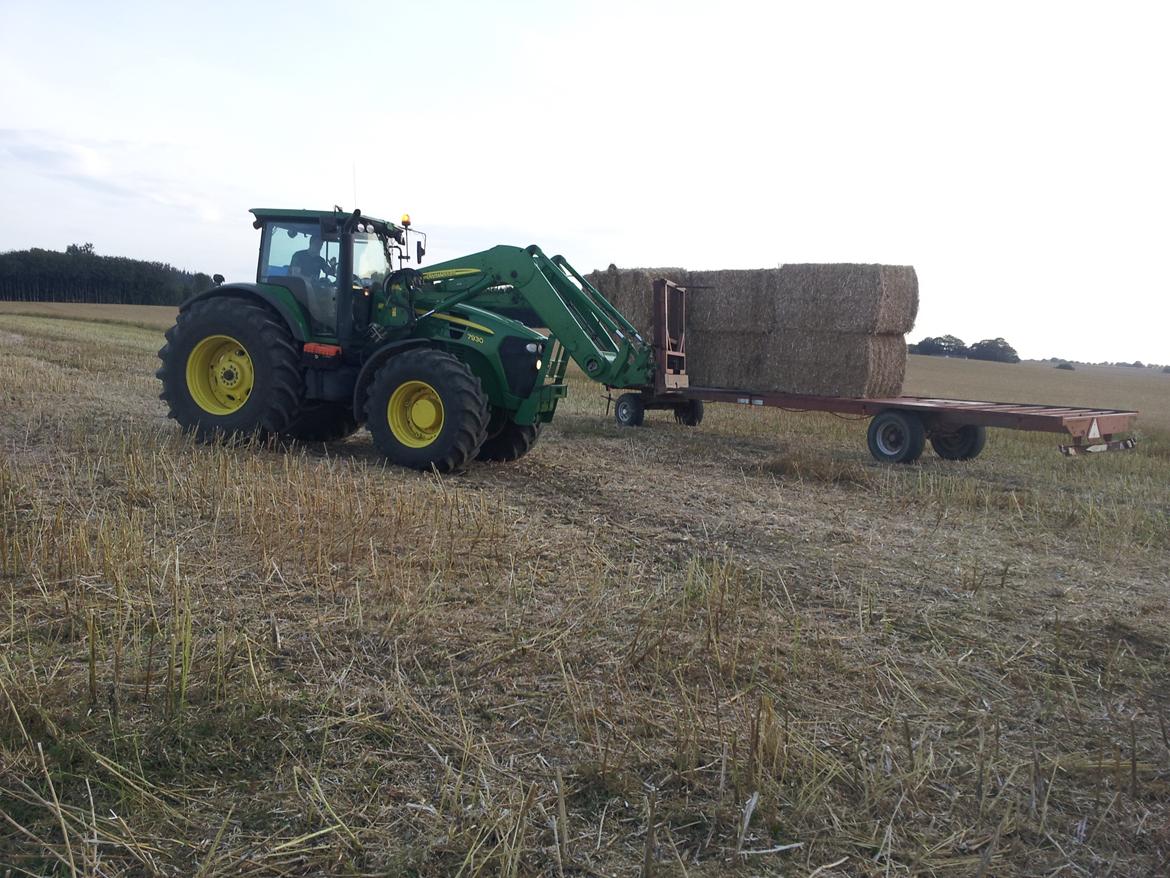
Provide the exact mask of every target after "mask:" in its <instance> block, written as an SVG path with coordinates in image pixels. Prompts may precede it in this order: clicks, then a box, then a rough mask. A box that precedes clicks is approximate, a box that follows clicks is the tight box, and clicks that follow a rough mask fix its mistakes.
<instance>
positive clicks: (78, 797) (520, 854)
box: [0, 316, 1170, 878]
mask: <svg viewBox="0 0 1170 878" xmlns="http://www.w3.org/2000/svg"><path fill="white" fill-rule="evenodd" d="M0 347H2V348H3V352H4V357H3V359H2V360H0V443H2V444H0V449H2V451H0V597H2V598H3V603H2V610H3V612H2V614H0V864H3V866H8V867H9V868H11V869H12V870H13V874H34V875H40V874H62V875H68V874H80V875H90V874H94V875H96V874H100V875H121V874H127V875H154V874H162V875H192V874H199V875H205V876H206V875H224V876H226V875H233V876H234V875H310V874H322V873H329V874H350V875H358V874H361V875H368V874H403V873H405V874H421V875H440V874H457V873H458V874H464V875H487V874H490V875H497V874H500V875H532V874H549V875H559V874H569V875H573V874H593V875H611V874H630V875H632V874H638V873H645V872H652V873H653V874H656V875H716V874H726V873H728V872H733V873H740V874H745V875H747V874H752V875H757V874H784V875H812V874H814V873H815V874H816V875H817V876H818V878H827V876H844V875H873V876H877V875H997V876H1012V875H1039V874H1067V875H1097V874H1100V875H1104V874H1113V875H1153V874H1162V873H1164V872H1165V869H1166V867H1167V855H1168V853H1170V822H1168V820H1170V807H1168V806H1167V802H1168V801H1170V739H1168V737H1167V726H1168V724H1170V706H1168V705H1167V700H1168V699H1170V683H1168V681H1170V656H1168V649H1170V637H1168V635H1167V630H1168V623H1170V611H1168V606H1167V581H1166V572H1165V571H1166V569H1167V566H1168V562H1170V539H1168V536H1167V531H1168V527H1167V525H1168V520H1167V516H1168V513H1170V453H1167V452H1168V450H1170V442H1168V441H1167V439H1166V438H1165V436H1164V434H1163V435H1159V434H1157V433H1155V434H1154V435H1152V436H1149V437H1146V438H1147V441H1146V442H1145V443H1144V446H1143V448H1144V449H1145V450H1142V451H1139V452H1135V453H1132V454H1129V455H1114V456H1105V457H1099V458H1092V459H1088V460H1066V459H1064V458H1061V457H1060V456H1059V455H1057V454H1056V453H1055V451H1054V450H1053V445H1054V443H1055V439H1054V437H1045V436H1030V435H1025V434H1012V433H997V434H995V435H994V436H993V440H992V442H991V443H989V447H988V451H987V452H986V454H985V456H984V457H983V458H981V459H980V460H978V461H975V462H973V463H972V464H970V465H956V464H951V463H947V462H942V461H938V460H935V459H929V460H927V459H924V460H923V462H922V463H921V464H919V465H916V466H913V467H909V468H902V469H891V468H882V467H878V466H876V465H873V464H871V463H870V462H869V459H868V456H867V454H866V453H865V451H864V447H863V436H864V424H862V423H856V422H851V421H843V420H840V419H835V418H831V417H827V416H812V415H805V416H796V415H787V414H784V413H780V412H761V411H753V410H749V409H744V408H738V407H719V406H711V407H709V408H708V416H707V420H706V421H705V422H704V424H703V426H702V428H701V429H699V430H688V429H686V428H682V427H678V426H676V425H675V424H674V423H673V421H672V420H671V419H670V417H669V416H668V415H666V414H665V413H652V414H651V416H650V417H648V419H647V426H646V427H645V428H643V429H642V430H637V431H620V430H618V429H617V428H615V427H613V426H612V425H611V424H610V422H609V421H607V420H604V418H603V416H604V411H605V401H604V400H603V399H602V398H601V396H600V394H599V393H598V391H597V389H596V388H594V387H591V386H590V385H588V384H586V383H585V382H583V381H580V380H579V379H578V380H577V386H576V387H574V394H573V396H572V397H571V399H570V401H569V404H568V405H567V406H566V407H565V409H564V410H563V413H562V414H561V415H558V420H557V422H556V423H555V424H554V425H553V426H552V428H551V429H550V430H548V431H547V433H546V434H545V435H543V436H542V438H541V442H540V443H539V444H538V445H537V447H536V449H535V450H534V451H533V453H532V454H530V455H529V456H528V457H526V458H525V459H523V460H522V461H520V462H518V463H517V464H514V465H509V466H493V467H489V466H480V467H476V468H474V469H472V470H471V471H470V472H469V473H468V474H467V475H465V476H461V477H454V478H448V479H443V480H440V479H436V478H433V477H428V476H425V475H417V474H414V473H410V472H404V471H400V470H397V469H394V468H389V467H385V466H384V465H383V464H382V463H381V462H380V461H379V460H378V458H377V457H376V456H375V455H374V454H373V452H372V449H371V447H370V445H369V442H368V440H367V439H365V438H364V437H356V438H354V439H352V440H350V441H347V442H345V443H341V444H337V445H334V446H330V447H328V448H327V449H325V450H322V449H321V448H320V447H305V448H296V449H276V448H264V447H256V448H237V449H224V448H216V447H201V446H197V445H193V444H191V443H190V442H188V441H187V440H185V439H183V438H182V437H180V436H178V435H176V432H175V430H174V429H173V427H172V426H171V425H170V424H169V423H167V422H165V421H164V420H163V418H162V415H163V411H162V407H161V404H160V403H159V402H158V401H157V399H156V398H155V397H156V394H157V388H156V382H155V381H154V379H153V378H152V377H151V376H152V372H153V369H154V368H155V362H154V351H155V350H156V348H157V347H158V335H157V333H155V332H150V331H145V330H141V329H136V328H132V327H102V328H95V327H94V326H92V325H89V324H82V323H74V322H70V321H63V320H59V319H57V320H49V319H43V318H34V317H18V316H3V317H0ZM937 363H938V361H932V362H929V363H922V362H921V361H920V360H919V359H918V358H912V363H911V387H912V389H915V390H922V391H924V392H932V393H939V392H942V391H943V390H944V389H947V390H948V392H950V393H952V394H958V393H959V392H964V393H966V392H967V391H962V390H961V383H960V381H959V379H958V378H956V376H957V375H958V374H959V373H958V372H957V371H956V372H955V374H951V372H952V364H950V363H943V364H941V365H938V368H937V369H936V368H935V367H936V364H937ZM958 365H961V366H965V367H972V366H974V367H976V368H975V369H974V370H972V372H971V374H976V375H980V376H983V375H1000V374H1002V375H1009V374H1010V376H1011V380H1012V381H1014V382H1019V383H1018V384H1012V385H1007V384H1005V383H1004V382H1002V381H1000V382H998V383H996V384H995V385H994V386H986V387H982V389H981V390H980V392H978V393H976V394H975V395H979V396H995V397H999V398H1009V396H1011V395H1018V396H1025V397H1032V396H1036V397H1039V398H1041V399H1049V398H1053V399H1055V397H1054V396H1053V395H1052V394H1051V392H1050V389H1049V388H1048V387H1047V386H1043V385H1041V384H1036V385H1035V386H1032V385H1030V384H1029V383H1028V382H1029V380H1030V376H1032V375H1035V376H1036V380H1037V382H1040V381H1049V382H1051V381H1061V380H1064V379H1072V380H1088V381H1090V382H1094V383H1093V384H1091V385H1090V384H1086V385H1084V387H1083V389H1084V390H1086V391H1090V390H1092V391H1093V392H1096V391H1095V390H1094V388H1099V390H1100V392H1101V398H1093V397H1089V398H1081V397H1079V396H1078V397H1077V398H1078V399H1080V401H1085V402H1090V403H1094V404H1099V403H1110V402H1120V403H1122V404H1130V403H1128V400H1129V399H1131V398H1132V399H1133V400H1134V401H1136V400H1137V399H1138V398H1140V397H1142V396H1144V395H1146V394H1147V393H1150V394H1152V395H1151V397H1150V398H1151V400H1152V401H1153V402H1154V403H1158V404H1160V408H1158V410H1155V411H1151V412H1150V413H1149V414H1148V416H1147V422H1148V423H1149V424H1151V425H1161V424H1165V423H1168V422H1170V410H1168V409H1170V406H1168V405H1167V395H1166V394H1165V392H1164V391H1163V393H1162V395H1161V396H1158V395H1157V393H1156V392H1155V391H1151V390H1149V388H1147V386H1146V384H1145V383H1143V382H1144V381H1145V376H1136V375H1132V374H1131V373H1130V372H1129V371H1128V370H1126V371H1119V372H1117V373H1109V375H1104V374H1096V373H1094V372H1093V371H1092V370H1083V371H1082V370H1078V371H1077V372H1075V373H1060V372H1056V371H1055V370H1052V369H1051V368H1043V369H1042V370H1041V371H1036V372H1033V371H1031V370H1030V368H1021V369H1018V370H1017V371H1013V372H1011V373H998V372H994V371H990V372H985V371H982V367H983V366H984V365H985V364H958ZM987 365H990V364H987ZM1008 368H1012V367H1008ZM964 374H966V373H964ZM1156 377H1157V378H1159V379H1162V380H1166V379H1168V378H1170V376H1161V375H1158V376H1156ZM963 380H965V379H963ZM931 382H937V383H936V384H932V383H931ZM1070 393H1072V394H1073V395H1074V396H1077V393H1079V390H1078V391H1072V390H1070ZM1151 408H1153V406H1151ZM3 873H4V869H3V868H2V867H0V874H3Z"/></svg>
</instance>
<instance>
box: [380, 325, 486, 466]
mask: <svg viewBox="0 0 1170 878" xmlns="http://www.w3.org/2000/svg"><path fill="white" fill-rule="evenodd" d="M366 426H367V427H368V428H369V430H370V434H371V435H372V436H373V437H374V445H375V446H376V447H377V448H378V450H379V451H380V452H382V454H384V455H386V457H387V458H389V459H390V461H391V462H393V463H396V464H398V465H399V466H407V467H411V468H412V469H420V470H434V471H436V472H439V473H449V472H452V471H454V470H460V469H463V468H464V467H465V466H466V465H467V464H468V463H469V462H470V461H472V460H474V459H475V455H476V454H477V453H478V452H479V449H480V446H481V445H483V441H484V437H485V436H486V435H487V426H488V401H487V397H486V396H485V395H484V392H483V388H482V387H481V385H480V382H479V379H478V378H476V377H475V375H474V374H472V372H471V369H469V368H468V367H467V364H466V363H464V362H463V361H462V360H459V359H458V358H456V357H453V356H451V355H450V354H447V353H444V352H442V351H439V350H434V349H432V348H425V349H421V350H419V349H415V350H409V351H404V352H403V353H401V354H398V355H396V356H394V357H392V358H391V359H390V361H389V362H388V363H386V365H384V366H383V367H382V368H381V369H379V370H378V374H377V375H376V376H375V377H374V380H373V382H371V384H370V389H369V391H368V392H367V394H366Z"/></svg>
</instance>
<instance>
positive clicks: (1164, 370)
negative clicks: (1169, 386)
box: [1162, 366, 1170, 375]
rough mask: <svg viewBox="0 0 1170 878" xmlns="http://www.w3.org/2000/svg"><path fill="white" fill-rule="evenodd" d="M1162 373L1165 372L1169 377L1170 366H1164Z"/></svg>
mask: <svg viewBox="0 0 1170 878" xmlns="http://www.w3.org/2000/svg"><path fill="white" fill-rule="evenodd" d="M1162 371H1163V372H1165V373H1166V374H1167V375H1170V366H1163V367H1162Z"/></svg>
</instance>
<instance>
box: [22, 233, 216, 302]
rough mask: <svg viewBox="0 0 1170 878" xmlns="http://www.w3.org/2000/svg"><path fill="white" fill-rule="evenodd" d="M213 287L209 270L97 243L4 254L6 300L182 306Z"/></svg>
mask: <svg viewBox="0 0 1170 878" xmlns="http://www.w3.org/2000/svg"><path fill="white" fill-rule="evenodd" d="M210 286H211V277H210V276H209V275H206V274H204V273H203V272H200V271H196V272H191V271H184V270H183V269H181V268H175V267H174V266H173V265H168V264H167V263H165V262H145V261H143V260H141V259H130V258H129V257H127V256H102V255H100V254H98V253H95V252H94V249H93V244H90V243H85V244H70V245H69V246H68V247H66V248H65V252H61V251H60V250H42V249H40V248H39V247H34V248H33V249H31V250H10V251H8V252H5V253H0V300H4V301H9V302H82V303H87V304H101V305H178V304H179V303H180V302H182V301H183V300H184V299H186V298H187V297H188V296H190V295H192V294H193V293H197V292H201V291H203V290H205V289H207V288H208V287H210Z"/></svg>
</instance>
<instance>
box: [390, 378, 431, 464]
mask: <svg viewBox="0 0 1170 878" xmlns="http://www.w3.org/2000/svg"><path fill="white" fill-rule="evenodd" d="M386 420H387V421H389V423H390V432H391V433H393V434H394V438H395V439H397V440H398V441H399V442H401V443H402V444H403V445H405V446H406V447H408V448H425V447H426V446H428V445H430V444H431V443H432V442H434V441H435V440H436V439H437V438H438V437H439V433H441V432H442V430H443V400H441V399H440V398H439V394H438V393H436V392H435V388H433V387H431V385H429V384H427V383H426V382H425V381H404V382H402V383H401V384H399V385H398V386H397V387H396V388H394V392H393V393H392V394H390V402H389V404H388V405H387V406H386Z"/></svg>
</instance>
